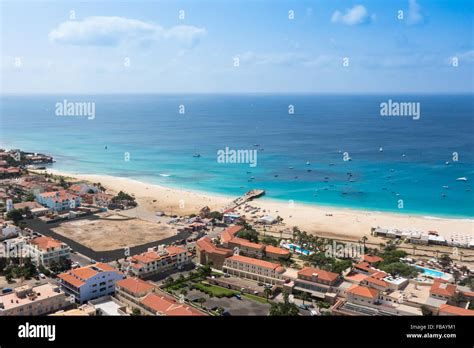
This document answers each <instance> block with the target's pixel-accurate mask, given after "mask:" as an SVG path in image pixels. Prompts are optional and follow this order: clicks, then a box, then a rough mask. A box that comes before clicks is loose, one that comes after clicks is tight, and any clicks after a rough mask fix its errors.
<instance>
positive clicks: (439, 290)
mask: <svg viewBox="0 0 474 348" xmlns="http://www.w3.org/2000/svg"><path fill="white" fill-rule="evenodd" d="M455 293H456V285H454V284H450V283H446V282H444V281H440V280H438V279H435V281H434V283H433V285H432V286H431V289H430V294H432V295H438V296H446V297H452V296H454V294H455Z"/></svg>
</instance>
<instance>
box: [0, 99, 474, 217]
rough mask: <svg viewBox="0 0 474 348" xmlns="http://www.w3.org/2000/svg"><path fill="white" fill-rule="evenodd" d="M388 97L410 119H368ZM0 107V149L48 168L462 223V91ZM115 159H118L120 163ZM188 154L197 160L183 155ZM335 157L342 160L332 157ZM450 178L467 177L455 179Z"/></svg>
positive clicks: (468, 134) (471, 210)
mask: <svg viewBox="0 0 474 348" xmlns="http://www.w3.org/2000/svg"><path fill="white" fill-rule="evenodd" d="M64 99H66V100H68V101H73V102H74V101H80V102H82V101H86V102H95V108H96V115H95V118H94V119H90V120H89V119H87V117H59V116H57V115H56V114H55V104H56V103H58V102H63V100H64ZM388 99H392V100H393V101H404V102H406V101H409V102H419V103H420V106H421V116H420V119H419V120H413V119H412V118H410V117H382V116H380V103H382V102H387V101H388ZM0 100H1V108H0V111H1V119H0V121H1V124H0V130H1V131H0V135H1V139H0V144H1V145H2V146H3V147H6V148H21V149H22V150H25V151H34V152H43V153H48V154H52V155H54V157H55V159H56V161H57V162H56V163H54V165H53V168H56V169H58V170H63V171H70V172H73V173H93V174H109V175H116V176H122V177H130V178H134V179H137V180H141V181H144V182H149V183H155V184H161V185H167V186H173V187H179V188H187V189H195V190H199V191H208V192H214V193H222V194H231V195H239V194H242V193H243V192H245V191H247V190H249V189H251V188H262V189H265V190H266V191H267V197H268V198H273V199H279V200H293V201H294V202H295V203H309V204H320V205H332V206H340V207H349V208H357V209H371V210H378V211H392V212H399V213H416V214H422V215H430V216H463V217H470V218H472V217H474V194H473V191H472V190H471V189H472V181H474V151H473V149H474V136H473V130H474V105H473V102H474V96H473V95H458V96H455V95H411V96H404V95H396V96H393V95H391V96H384V95H371V96H359V95H351V96H350V95H199V94H195V95H100V96H90V95H84V96H77V95H76V96H70V95H64V96H61V95H55V96H2V97H1V99H0ZM179 105H184V107H185V113H184V114H180V113H179ZM289 105H294V114H289V113H288V106H289ZM257 144H258V145H259V146H254V145H257ZM226 146H227V147H229V148H231V149H248V150H254V149H255V150H258V152H257V154H258V157H257V166H256V167H254V168H252V167H250V166H249V164H229V163H218V161H217V151H218V150H220V149H225V147H226ZM380 148H382V149H383V151H380ZM126 152H128V153H129V154H130V161H125V160H124V157H125V155H124V154H125V153H126ZM196 152H197V153H200V154H201V157H193V154H194V153H196ZM344 152H347V153H348V155H349V156H350V158H351V161H344V160H343V155H344ZM453 152H456V153H457V154H458V161H453V155H452V154H453ZM403 154H404V155H405V156H403ZM306 162H310V165H307V164H306ZM445 162H449V164H448V165H446V164H445ZM290 167H292V169H291V168H290ZM309 170H311V171H309ZM348 173H351V174H352V175H349V174H348ZM252 177H253V179H252ZM460 177H466V178H467V179H468V180H467V181H457V180H456V179H457V178H460ZM443 186H447V188H445V187H443ZM443 195H444V196H443ZM399 200H403V208H402V209H400V208H399V205H400V204H399V203H400V202H399Z"/></svg>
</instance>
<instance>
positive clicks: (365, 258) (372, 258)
mask: <svg viewBox="0 0 474 348" xmlns="http://www.w3.org/2000/svg"><path fill="white" fill-rule="evenodd" d="M362 261H365V262H367V263H368V264H370V265H372V264H374V263H378V262H383V258H381V257H380V256H377V255H368V254H364V255H362Z"/></svg>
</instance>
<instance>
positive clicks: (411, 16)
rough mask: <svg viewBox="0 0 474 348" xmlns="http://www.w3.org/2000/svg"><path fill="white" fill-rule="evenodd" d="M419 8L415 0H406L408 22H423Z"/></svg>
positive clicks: (411, 23) (412, 23)
mask: <svg viewBox="0 0 474 348" xmlns="http://www.w3.org/2000/svg"><path fill="white" fill-rule="evenodd" d="M420 10H421V7H420V5H418V4H417V2H416V0H409V1H408V17H407V23H408V24H410V25H414V24H418V23H421V22H423V15H422V14H421V11H420Z"/></svg>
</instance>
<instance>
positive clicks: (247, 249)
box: [227, 237, 265, 259]
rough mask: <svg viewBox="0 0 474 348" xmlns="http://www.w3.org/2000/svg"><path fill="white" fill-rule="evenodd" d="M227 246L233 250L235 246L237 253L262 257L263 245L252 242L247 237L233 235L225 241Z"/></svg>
mask: <svg viewBox="0 0 474 348" xmlns="http://www.w3.org/2000/svg"><path fill="white" fill-rule="evenodd" d="M227 246H228V248H230V249H233V250H235V248H237V249H238V250H239V252H238V253H239V254H242V255H245V256H249V257H255V258H258V259H261V258H263V255H264V250H265V246H264V245H262V244H258V243H253V242H250V241H248V240H247V239H243V238H238V237H234V238H232V239H231V240H230V241H229V242H228V243H227Z"/></svg>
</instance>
